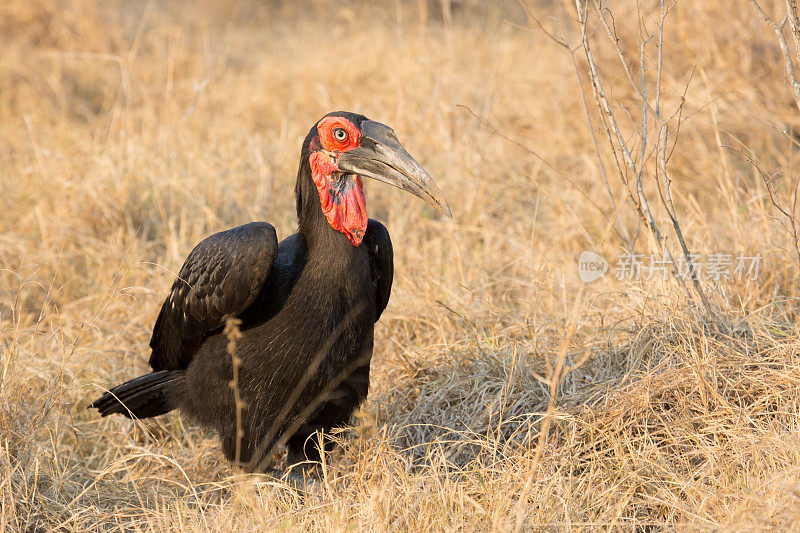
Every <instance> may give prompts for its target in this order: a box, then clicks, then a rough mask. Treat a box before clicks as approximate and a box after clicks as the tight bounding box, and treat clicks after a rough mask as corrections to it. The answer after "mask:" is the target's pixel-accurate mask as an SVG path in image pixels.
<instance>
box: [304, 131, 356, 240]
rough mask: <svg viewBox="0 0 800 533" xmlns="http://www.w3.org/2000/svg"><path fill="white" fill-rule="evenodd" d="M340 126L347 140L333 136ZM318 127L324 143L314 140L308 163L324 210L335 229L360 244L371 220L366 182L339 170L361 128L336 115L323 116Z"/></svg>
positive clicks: (354, 144)
mask: <svg viewBox="0 0 800 533" xmlns="http://www.w3.org/2000/svg"><path fill="white" fill-rule="evenodd" d="M337 129H344V130H345V131H346V132H347V138H346V140H344V141H342V140H339V139H336V138H335V137H334V136H333V131H334V130H337ZM317 130H318V131H319V142H320V144H321V145H322V146H321V147H320V146H317V147H315V146H313V144H316V143H313V144H312V152H311V156H310V157H309V163H310V164H311V177H312V179H313V180H314V184H315V185H316V186H317V192H318V193H319V203H320V205H321V206H322V212H323V213H324V214H325V218H326V219H327V220H328V224H330V226H331V227H332V228H333V229H335V230H336V231H340V232H342V233H344V235H345V236H346V237H347V238H348V240H349V241H350V243H351V244H352V245H353V246H358V245H359V244H361V241H362V240H363V239H364V232H365V231H366V230H367V220H368V219H367V201H366V198H365V197H364V184H363V183H362V181H361V176H354V175H352V174H340V173H339V169H338V166H337V165H338V162H339V158H340V157H341V155H342V153H343V152H346V151H347V150H352V149H353V148H355V147H356V146H358V138H359V135H360V132H359V131H358V128H356V127H355V126H354V125H353V124H352V123H351V122H350V121H349V120H347V119H344V118H342V117H333V116H332V117H326V118H324V119H323V120H321V121H320V123H319V124H318V125H317ZM339 135H340V136H341V132H340V133H339Z"/></svg>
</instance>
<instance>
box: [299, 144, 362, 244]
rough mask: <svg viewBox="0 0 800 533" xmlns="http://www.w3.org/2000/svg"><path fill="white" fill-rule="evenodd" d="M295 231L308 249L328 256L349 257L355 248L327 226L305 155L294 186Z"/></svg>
mask: <svg viewBox="0 0 800 533" xmlns="http://www.w3.org/2000/svg"><path fill="white" fill-rule="evenodd" d="M295 196H296V199H297V219H298V223H299V232H300V233H301V234H302V235H303V237H305V240H306V242H307V243H308V247H309V252H312V253H315V252H323V253H325V254H330V255H331V256H334V255H336V256H339V257H341V256H342V254H344V255H346V256H349V255H351V254H352V253H354V251H355V250H356V248H357V247H356V246H353V244H352V242H351V241H350V239H349V238H348V237H347V235H345V234H344V233H342V232H341V231H337V230H335V229H334V228H332V227H331V225H330V223H329V221H328V219H327V218H326V216H325V213H324V212H323V210H322V206H321V204H320V198H319V193H318V190H317V187H316V184H315V183H314V180H313V178H312V175H311V166H310V164H309V162H308V157H307V156H304V157H302V159H301V161H300V169H299V170H298V173H297V184H296V186H295Z"/></svg>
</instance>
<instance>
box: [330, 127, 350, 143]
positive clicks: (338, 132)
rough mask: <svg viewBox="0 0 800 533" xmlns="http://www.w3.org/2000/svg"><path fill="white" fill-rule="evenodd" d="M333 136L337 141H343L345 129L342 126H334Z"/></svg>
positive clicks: (345, 136) (345, 134)
mask: <svg viewBox="0 0 800 533" xmlns="http://www.w3.org/2000/svg"><path fill="white" fill-rule="evenodd" d="M333 138H334V139H336V140H337V141H339V142H344V141H346V140H347V130H346V129H344V128H336V129H335V130H333Z"/></svg>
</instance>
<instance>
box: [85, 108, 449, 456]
mask: <svg viewBox="0 0 800 533" xmlns="http://www.w3.org/2000/svg"><path fill="white" fill-rule="evenodd" d="M326 117H333V119H332V120H334V121H337V120H338V121H341V122H343V123H346V124H349V125H352V126H354V128H356V129H357V130H358V132H356V130H353V133H352V135H353V136H359V142H358V143H356V142H355V141H353V142H352V143H351V145H350V146H348V147H346V148H344V149H343V151H342V152H338V151H336V150H330V149H329V148H324V147H325V146H326V138H322V135H324V134H325V133H326V131H327V130H323V129H322V126H321V124H322V121H320V123H318V124H317V125H315V126H314V127H313V128H312V129H311V131H310V132H309V134H308V136H307V137H306V139H305V141H304V143H303V148H302V152H301V158H300V168H299V170H298V175H297V185H296V188H295V194H296V197H297V211H298V219H299V231H298V232H297V233H295V234H294V235H291V236H290V237H288V238H286V239H284V240H283V241H281V242H280V244H278V241H277V237H276V233H275V229H274V228H273V227H272V226H271V225H270V224H268V223H266V222H253V223H250V224H245V225H243V226H239V227H237V228H233V229H230V230H228V231H223V232H220V233H216V234H214V235H212V236H210V237H208V238H207V239H205V240H204V241H202V242H201V243H200V244H198V245H197V247H195V249H194V250H192V252H191V253H190V254H189V256H188V258H187V260H186V262H185V264H184V265H183V267H182V268H181V270H180V273H179V277H178V279H176V280H175V283H174V284H173V286H172V289H171V291H170V293H169V296H168V297H167V299H166V300H165V302H164V304H163V306H162V308H161V311H160V313H159V315H158V318H157V319H156V323H155V327H154V329H153V336H152V339H151V341H150V347H151V349H152V352H151V356H150V366H151V367H152V369H153V372H151V373H149V374H146V375H144V376H140V377H138V378H135V379H133V380H131V381H128V382H126V383H124V384H122V385H119V386H117V387H115V388H113V389H111V390H110V391H108V392H107V393H106V394H104V395H103V396H102V397H101V398H100V399H98V400H97V401H95V402H94V403H93V404H92V405H91V407H95V408H97V409H98V410H99V411H100V413H101V414H102V415H103V416H106V415H108V414H112V413H120V414H123V415H125V416H128V417H133V416H135V417H138V418H145V417H150V416H156V415H160V414H163V413H166V412H168V411H170V410H172V409H175V408H179V409H181V410H182V411H183V412H185V413H186V414H188V415H189V416H190V417H191V418H192V419H194V420H196V421H197V422H199V423H200V424H202V425H204V426H207V427H210V428H213V429H215V430H216V431H217V432H218V433H219V435H220V438H221V440H222V444H223V450H224V452H225V455H226V456H227V457H228V459H230V460H234V459H235V458H236V453H237V451H238V453H239V457H238V459H239V460H240V462H241V463H242V464H245V465H247V466H248V467H249V468H250V469H256V470H257V469H260V468H261V466H262V465H263V461H264V459H265V458H266V457H267V456H268V455H269V454H270V453H271V452H273V451H274V449H275V447H276V446H277V445H280V444H284V443H286V444H288V452H289V463H290V464H292V463H295V462H298V461H302V460H304V459H306V458H308V459H311V460H317V459H319V450H318V449H317V439H314V438H310V437H311V436H312V435H313V434H315V432H316V431H318V430H321V431H322V432H325V431H327V430H329V429H330V428H333V427H336V426H340V425H343V424H346V423H347V422H348V420H349V418H350V416H351V414H352V412H353V410H354V409H355V408H356V407H357V406H358V405H359V404H360V403H361V402H362V401H363V400H364V398H365V397H366V395H367V391H368V388H369V365H370V359H371V356H372V347H373V327H374V323H375V322H376V321H377V320H378V318H380V315H381V313H382V312H383V310H384V309H385V307H386V305H387V303H388V301H389V295H390V292H391V286H392V277H393V252H392V243H391V240H390V238H389V233H388V231H387V230H386V228H385V227H384V226H383V225H382V224H381V223H380V222H377V221H375V220H372V219H369V220H368V222H367V223H366V230H365V231H363V241H361V242H359V243H358V245H356V244H355V243H354V242H352V241H353V239H355V240H358V236H359V233H360V232H359V231H358V230H354V231H352V232H351V233H350V235H351V236H348V234H346V233H345V232H344V230H343V229H341V228H340V229H338V230H337V229H336V228H335V227H334V224H333V223H331V222H330V220H329V219H326V213H325V212H323V207H322V205H321V199H322V198H324V196H323V194H324V191H322V190H321V189H320V187H319V185H318V184H316V183H315V181H314V176H316V178H317V180H320V179H321V178H319V172H320V171H318V170H314V171H313V172H317V174H315V175H314V176H312V164H311V162H310V159H311V155H312V153H314V152H315V151H318V152H319V154H318V155H319V157H323V156H324V157H329V158H330V161H331V162H332V163H331V164H333V165H334V166H333V167H331V168H334V171H333V172H332V173H331V174H330V177H331V179H336V180H339V181H341V180H347V179H350V180H353V181H352V183H351V185H352V186H355V184H356V181H355V179H356V178H355V176H356V175H359V176H362V175H363V176H365V177H370V178H374V179H378V180H381V181H387V182H390V183H392V184H394V185H398V186H402V187H403V188H405V189H406V190H410V191H411V192H412V193H414V194H416V195H418V196H420V197H423V198H424V199H426V200H427V201H428V202H429V203H431V204H433V205H434V206H436V207H437V208H439V209H440V210H442V211H443V212H445V213H446V214H449V208H447V205H446V202H445V201H444V198H443V197H442V196H441V193H440V192H439V191H438V189H437V188H436V186H435V184H433V181H432V180H430V177H429V176H427V173H425V171H424V170H422V168H421V167H419V165H418V164H417V163H416V162H415V161H414V160H413V159H412V158H411V157H410V156H408V154H407V153H406V152H405V151H404V150H403V149H402V147H400V148H399V149H398V148H397V147H399V142H397V143H396V144H397V147H395V146H394V145H393V143H395V142H396V137H395V136H394V133H393V132H391V130H390V129H388V128H387V127H386V126H383V125H380V124H378V123H373V122H371V121H368V120H367V119H366V118H365V117H363V116H361V115H355V114H351V113H344V112H337V113H332V114H330V115H326ZM323 120H325V118H324V119H323ZM326 124H327V122H326ZM375 124H377V125H378V126H381V127H382V128H378V127H376V126H374V125H375ZM335 125H336V123H335V124H334V126H335ZM386 130H388V132H390V133H387V132H386ZM370 132H372V133H370ZM376 132H377V133H376ZM336 135H338V136H342V134H341V132H339V131H336ZM387 135H389V137H388V138H387V137H386V136H387ZM337 138H338V137H337ZM381 143H383V145H391V147H392V150H393V152H392V153H391V154H389V155H386V154H384V153H380V154H377V155H375V154H376V150H377V148H375V146H373V144H376V145H381ZM328 146H329V145H328ZM377 151H379V150H377ZM393 158H395V159H393ZM325 161H328V160H327V159H326V160H325ZM398 161H399V162H398ZM337 165H338V166H337ZM403 165H405V166H403ZM315 168H316V167H315ZM319 168H323V167H319ZM325 168H328V167H325ZM359 179H360V178H359ZM405 181H409V182H410V184H408V183H405ZM359 183H360V182H359ZM359 190H360V186H359ZM362 194H363V193H362ZM364 220H366V218H364ZM352 235H355V237H352ZM228 317H238V318H239V319H240V320H241V324H240V330H241V338H239V339H238V341H237V342H236V356H237V357H238V358H239V361H240V366H239V369H238V379H239V384H238V388H239V392H240V394H241V398H242V400H243V401H244V407H243V409H241V422H240V426H241V430H242V433H241V436H240V437H237V416H236V404H235V401H234V394H233V391H232V388H231V379H232V376H233V358H232V357H231V355H230V354H229V353H228V338H227V337H226V335H224V333H223V327H224V325H225V321H226V319H227V318H228ZM237 439H240V440H239V446H238V447H237Z"/></svg>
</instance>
